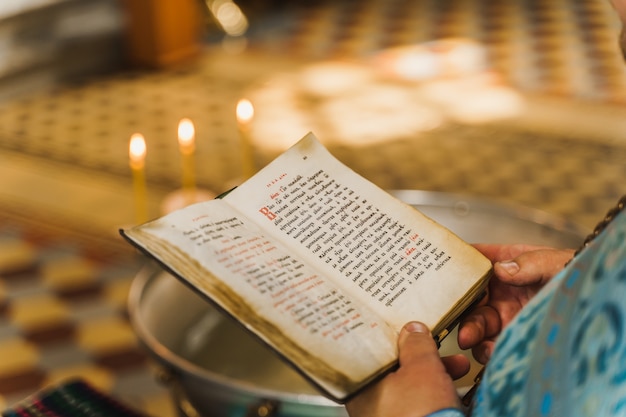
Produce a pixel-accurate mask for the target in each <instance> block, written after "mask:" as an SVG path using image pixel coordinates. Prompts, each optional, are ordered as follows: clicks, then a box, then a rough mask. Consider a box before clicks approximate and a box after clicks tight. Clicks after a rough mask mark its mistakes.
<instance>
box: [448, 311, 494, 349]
mask: <svg viewBox="0 0 626 417" xmlns="http://www.w3.org/2000/svg"><path fill="white" fill-rule="evenodd" d="M501 329H502V321H501V319H500V315H499V314H498V312H497V311H496V310H495V309H494V308H493V307H492V306H489V305H485V306H480V307H478V308H476V309H475V310H473V311H472V312H471V313H470V314H468V315H467V317H465V318H464V319H463V320H462V321H461V323H460V324H459V331H458V335H457V342H458V344H459V347H460V348H461V349H469V348H473V347H474V346H476V345H477V344H479V343H480V342H482V341H483V340H485V339H488V338H491V337H494V336H496V335H497V334H498V333H500V330H501Z"/></svg>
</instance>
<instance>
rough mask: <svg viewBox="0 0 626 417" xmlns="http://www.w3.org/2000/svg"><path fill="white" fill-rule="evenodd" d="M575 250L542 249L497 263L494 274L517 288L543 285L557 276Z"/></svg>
mask: <svg viewBox="0 0 626 417" xmlns="http://www.w3.org/2000/svg"><path fill="white" fill-rule="evenodd" d="M572 256H573V250H569V249H566V250H554V249H549V250H548V249H540V250H534V251H530V252H525V253H523V254H521V255H519V256H517V257H516V258H511V259H512V260H507V261H500V262H496V263H495V265H494V272H495V274H496V276H497V277H498V278H499V279H500V280H501V281H503V282H506V283H509V284H511V285H516V286H524V285H529V284H542V283H545V282H546V281H548V280H550V279H551V278H552V277H553V276H554V275H556V274H557V273H558V272H559V271H561V269H563V267H564V266H565V264H566V263H567V262H568V261H569V260H570V259H571V258H572Z"/></svg>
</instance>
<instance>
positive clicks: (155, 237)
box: [126, 200, 397, 398]
mask: <svg viewBox="0 0 626 417" xmlns="http://www.w3.org/2000/svg"><path fill="white" fill-rule="evenodd" d="M126 233H127V234H128V235H129V237H131V238H132V239H135V240H137V241H140V242H141V244H142V245H143V246H144V247H145V248H147V249H148V250H150V251H152V252H154V253H157V254H159V255H158V256H159V259H160V260H161V261H162V262H164V263H165V264H167V265H168V266H169V267H170V268H171V269H173V272H174V273H175V274H177V275H179V276H182V277H184V278H185V279H186V280H187V281H188V282H189V283H191V284H192V285H193V286H194V287H195V288H196V289H198V290H199V291H200V292H202V293H204V294H206V295H208V296H209V297H210V298H211V299H213V301H214V302H216V303H217V304H218V305H219V306H220V307H221V308H223V309H224V310H226V311H227V312H229V313H230V314H231V315H233V316H234V317H236V318H237V319H238V320H240V321H242V322H243V323H244V325H245V326H247V327H248V328H249V329H251V330H253V331H254V332H255V333H258V334H259V335H260V337H261V338H262V339H263V340H264V341H265V342H266V343H268V344H269V345H271V346H274V347H275V348H277V349H278V350H279V351H281V352H282V354H283V355H284V356H285V357H286V358H287V359H289V360H291V361H293V362H294V363H297V364H299V366H301V367H302V368H303V370H304V371H305V372H306V373H308V374H309V377H311V378H313V379H315V380H316V382H317V384H318V385H320V386H322V388H323V389H324V390H325V391H327V392H330V393H331V394H332V395H333V396H335V397H337V398H342V397H344V396H345V395H347V394H348V393H350V392H352V391H353V390H355V389H357V388H358V387H360V386H361V384H362V383H363V382H364V381H366V380H368V379H369V378H371V377H373V376H375V374H376V373H378V372H379V371H380V369H383V368H388V367H390V366H391V365H392V364H394V363H395V360H396V341H397V334H396V333H395V332H394V331H393V330H392V329H391V328H390V327H389V326H388V325H387V324H386V323H385V322H384V321H383V320H381V319H380V318H379V317H377V316H376V315H375V314H374V313H372V312H371V311H370V310H369V309H368V308H367V307H364V306H363V305H360V303H359V302H358V301H356V300H355V299H354V298H353V297H351V296H349V295H348V294H347V293H346V292H345V291H344V290H343V289H341V288H340V287H339V286H337V285H336V284H335V283H333V282H332V281H331V280H328V279H327V277H325V276H324V275H323V274H321V273H320V271H318V270H316V269H314V268H313V267H311V266H310V265H308V264H307V263H305V262H303V261H302V259H300V258H299V257H298V256H297V255H295V256H294V254H293V252H291V251H290V250H289V249H287V248H286V247H285V246H284V245H282V244H281V243H280V242H277V241H275V240H274V239H272V238H271V237H268V235H267V234H266V233H264V232H263V231H262V230H261V229H259V228H258V227H257V226H256V225H255V224H253V223H251V222H250V221H248V220H246V219H245V217H243V216H240V215H238V214H237V213H236V212H235V211H233V209H232V207H229V206H228V205H227V204H226V203H225V202H224V201H223V200H214V201H209V202H204V203H200V204H196V205H193V206H190V207H187V208H185V209H184V210H181V211H177V212H174V213H172V214H169V215H167V216H165V217H164V218H161V219H159V220H156V221H153V222H150V223H148V224H146V225H143V226H141V227H140V228H134V229H131V230H130V231H127V232H126ZM207 271H210V273H207ZM220 277H221V278H220ZM320 375H321V376H322V379H321V380H320V379H319V376H320ZM327 381H330V383H329V382H327Z"/></svg>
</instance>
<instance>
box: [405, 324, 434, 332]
mask: <svg viewBox="0 0 626 417" xmlns="http://www.w3.org/2000/svg"><path fill="white" fill-rule="evenodd" d="M404 328H405V329H406V331H407V332H409V333H428V327H426V325H425V324H423V323H420V322H418V321H412V322H410V323H408V324H407V325H406V326H404Z"/></svg>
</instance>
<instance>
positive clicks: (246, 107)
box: [236, 98, 256, 179]
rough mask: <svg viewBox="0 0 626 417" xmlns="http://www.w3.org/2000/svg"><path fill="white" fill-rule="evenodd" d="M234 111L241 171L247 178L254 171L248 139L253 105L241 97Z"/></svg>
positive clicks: (250, 144)
mask: <svg viewBox="0 0 626 417" xmlns="http://www.w3.org/2000/svg"><path fill="white" fill-rule="evenodd" d="M236 113H237V123H238V125H239V135H240V137H241V171H242V174H243V177H244V179H247V178H249V177H251V176H252V175H254V173H255V172H256V166H255V163H254V156H253V152H252V143H251V140H250V122H251V121H252V118H253V117H254V106H252V103H251V102H250V100H248V99H246V98H242V99H241V100H239V102H238V103H237V111H236Z"/></svg>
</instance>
